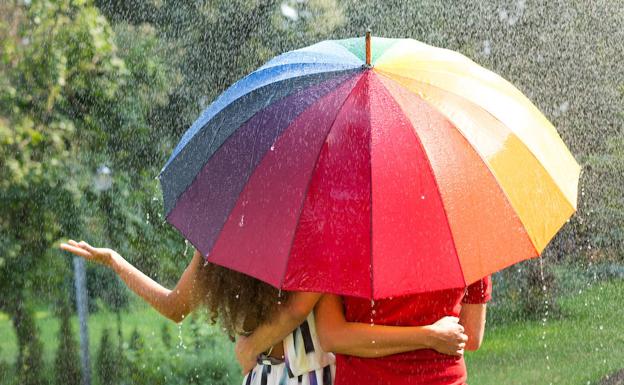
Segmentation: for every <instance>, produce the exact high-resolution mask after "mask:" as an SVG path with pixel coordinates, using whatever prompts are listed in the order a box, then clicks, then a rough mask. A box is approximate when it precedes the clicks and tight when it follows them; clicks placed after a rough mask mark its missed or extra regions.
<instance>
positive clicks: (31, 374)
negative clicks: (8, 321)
mask: <svg viewBox="0 0 624 385" xmlns="http://www.w3.org/2000/svg"><path fill="white" fill-rule="evenodd" d="M13 325H14V327H15V331H16V334H17V342H18V345H19V352H18V355H17V360H16V372H17V380H18V383H19V384H20V385H41V384H44V383H46V382H45V375H44V371H45V364H44V362H43V345H42V344H41V341H40V339H39V330H38V329H37V325H36V324H35V319H34V317H33V314H32V310H31V309H30V308H28V307H27V306H25V305H24V304H23V303H22V304H20V305H18V306H17V308H16V309H15V312H14V315H13Z"/></svg>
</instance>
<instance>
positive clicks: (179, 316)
mask: <svg viewBox="0 0 624 385" xmlns="http://www.w3.org/2000/svg"><path fill="white" fill-rule="evenodd" d="M164 316H165V317H167V318H168V319H169V320H171V321H173V322H175V323H177V324H179V323H180V322H182V321H184V318H185V315H184V314H182V313H172V314H164Z"/></svg>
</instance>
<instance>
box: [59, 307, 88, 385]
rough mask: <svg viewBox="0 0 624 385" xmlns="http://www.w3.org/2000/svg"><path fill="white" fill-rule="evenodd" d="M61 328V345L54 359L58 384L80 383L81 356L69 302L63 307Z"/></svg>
mask: <svg viewBox="0 0 624 385" xmlns="http://www.w3.org/2000/svg"><path fill="white" fill-rule="evenodd" d="M60 321H61V325H60V329H59V334H58V341H59V346H58V349H57V351H56V358H55V359H54V372H55V378H56V384H57V385H80V383H81V379H82V377H81V372H80V356H79V354H78V343H77V342H76V338H75V337H74V332H73V330H72V327H71V323H70V307H69V304H67V305H65V306H63V307H62V308H61V314H60Z"/></svg>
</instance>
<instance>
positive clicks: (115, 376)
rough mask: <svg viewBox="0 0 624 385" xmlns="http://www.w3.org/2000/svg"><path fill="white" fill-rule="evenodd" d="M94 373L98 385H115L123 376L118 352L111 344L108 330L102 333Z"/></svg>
mask: <svg viewBox="0 0 624 385" xmlns="http://www.w3.org/2000/svg"><path fill="white" fill-rule="evenodd" d="M95 372H96V374H97V376H98V378H99V381H100V385H113V384H117V383H118V381H119V379H120V378H121V375H122V374H123V373H122V361H121V357H120V355H119V350H118V349H116V347H115V345H114V344H113V342H112V340H111V334H110V330H109V329H108V328H106V329H104V331H103V332H102V337H101V339H100V346H99V348H98V352H97V356H96V359H95Z"/></svg>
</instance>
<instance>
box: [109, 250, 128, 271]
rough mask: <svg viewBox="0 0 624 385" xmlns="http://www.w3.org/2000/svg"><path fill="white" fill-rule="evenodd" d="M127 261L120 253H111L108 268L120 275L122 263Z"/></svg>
mask: <svg viewBox="0 0 624 385" xmlns="http://www.w3.org/2000/svg"><path fill="white" fill-rule="evenodd" d="M123 261H125V260H124V259H123V257H122V256H121V255H119V253H117V252H116V251H111V253H110V256H109V258H108V263H107V265H108V267H110V268H111V269H113V270H114V271H115V273H117V274H119V271H120V268H121V263H122V262H123Z"/></svg>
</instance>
